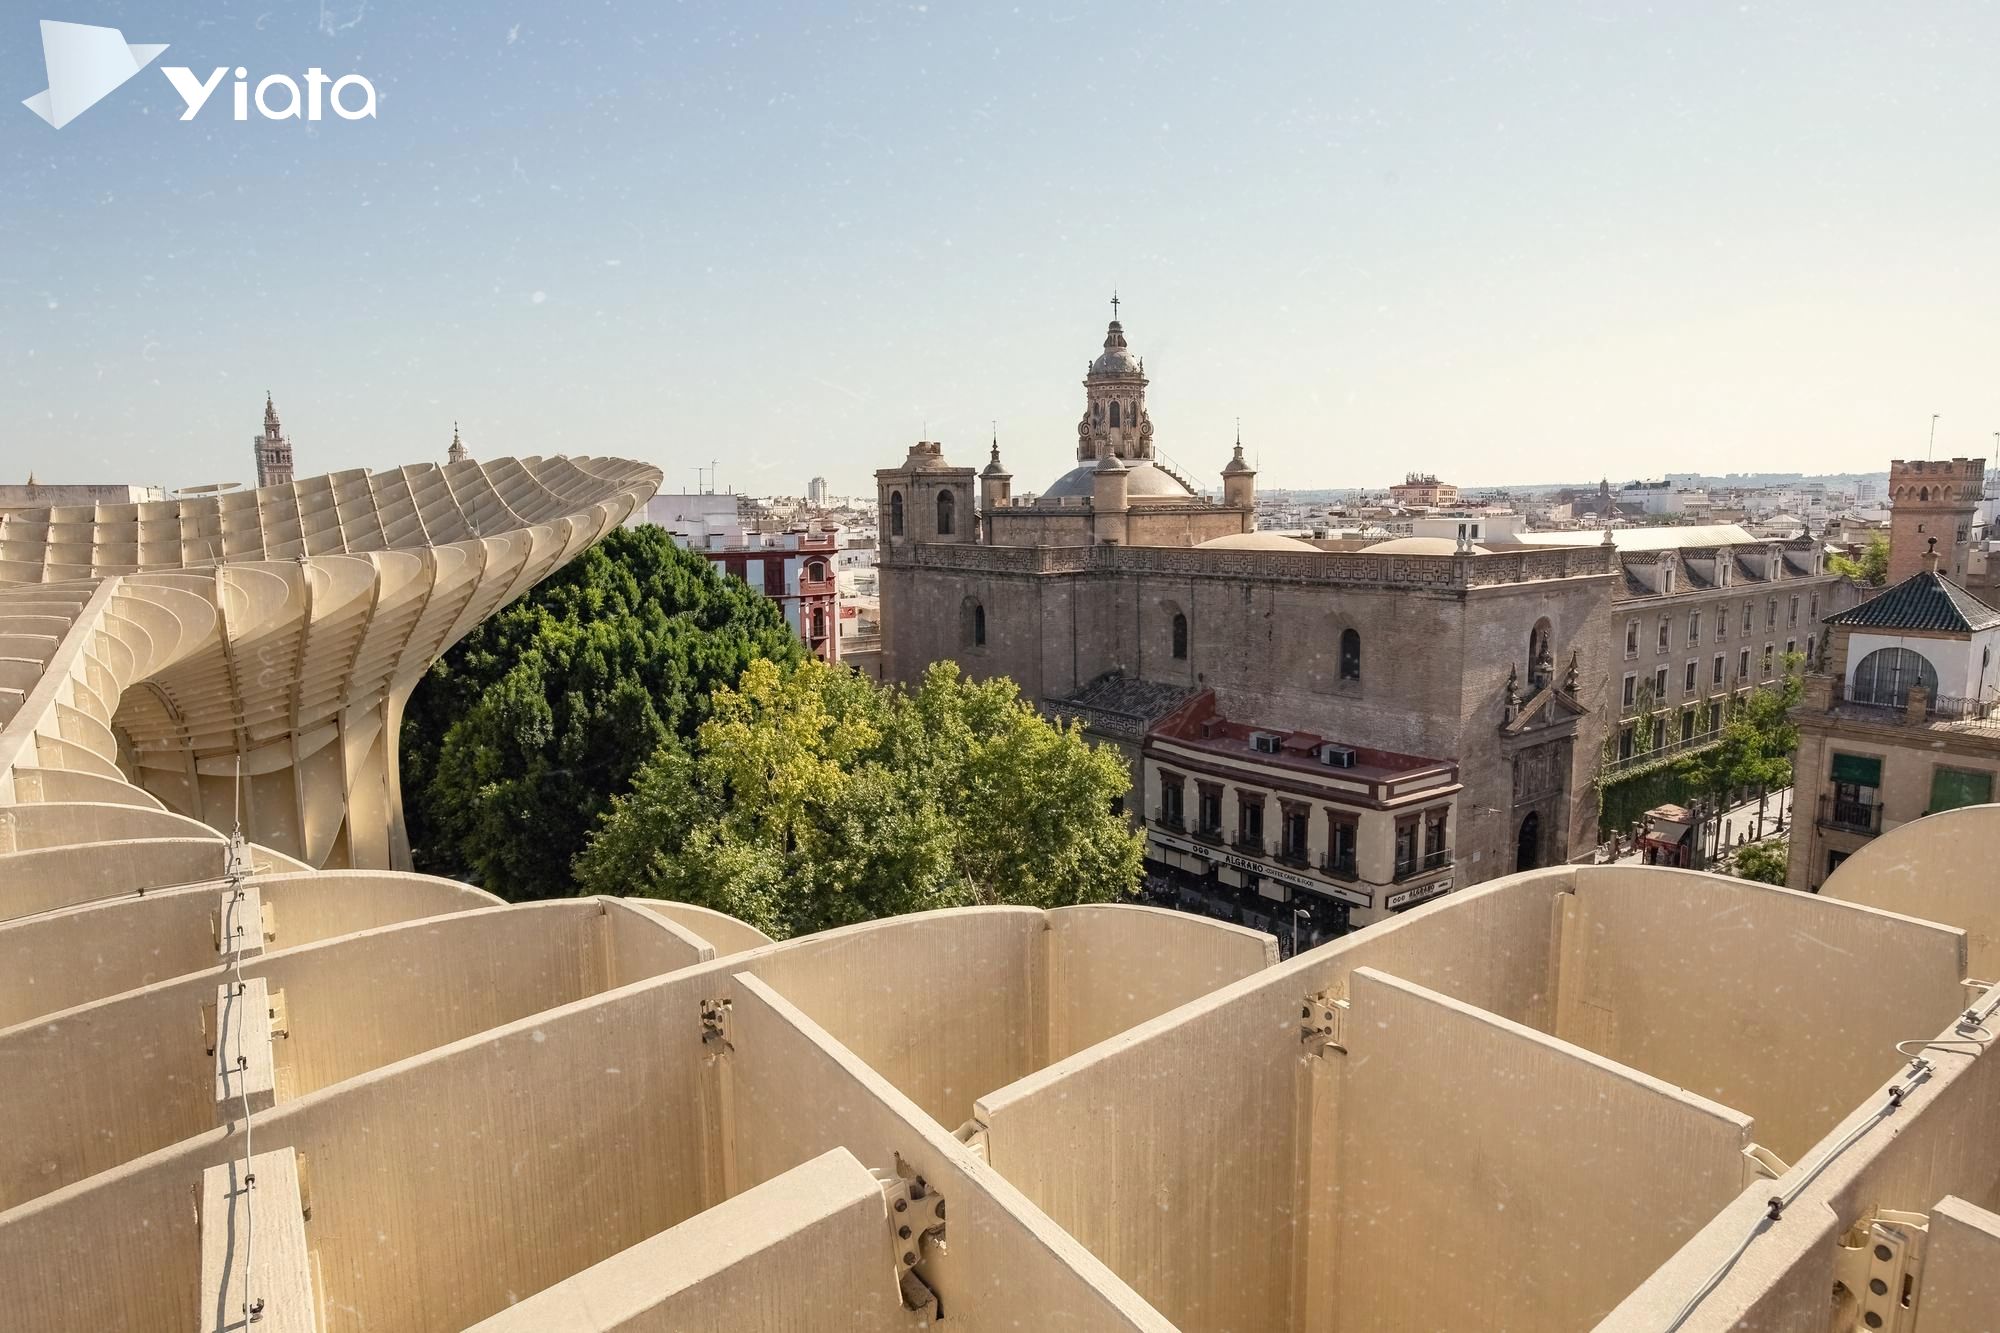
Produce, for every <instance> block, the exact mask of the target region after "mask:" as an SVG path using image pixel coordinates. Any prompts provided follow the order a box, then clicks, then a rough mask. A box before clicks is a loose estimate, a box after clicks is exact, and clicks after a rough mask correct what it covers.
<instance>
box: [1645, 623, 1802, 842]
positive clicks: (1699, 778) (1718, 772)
mask: <svg viewBox="0 0 2000 1333" xmlns="http://www.w3.org/2000/svg"><path fill="white" fill-rule="evenodd" d="M1804 666H1805V659H1804V658H1803V657H1801V656H1800V655H1799V654H1797V653H1790V654H1787V655H1786V657H1785V659H1784V671H1783V674H1782V675H1780V676H1779V678H1778V679H1777V680H1776V681H1775V682H1774V683H1772V684H1770V685H1766V686H1763V687H1761V688H1759V689H1755V690H1752V691H1751V692H1750V693H1749V694H1747V695H1743V696H1740V697H1738V698H1734V699H1732V700H1730V702H1729V704H1728V705H1727V711H1726V713H1725V714H1724V718H1723V724H1722V733H1721V736H1720V737H1719V739H1718V740H1717V741H1716V743H1715V744H1714V745H1710V746H1706V747H1704V748H1702V749H1700V750H1697V751H1695V752H1694V753H1693V754H1690V755H1688V756H1686V757H1685V758H1683V759H1681V760H1680V761H1679V763H1677V764H1676V765H1675V768H1676V770H1677V771H1678V772H1679V774H1680V776H1681V778H1682V779H1683V780H1684V781H1685V782H1686V783H1687V785H1688V790H1689V791H1691V792H1693V793H1694V794H1695V795H1697V796H1700V797H1703V798H1705V800H1706V801H1707V803H1708V807H1709V811H1710V817H1711V818H1712V819H1715V820H1717V821H1720V820H1721V818H1722V815H1723V811H1724V810H1725V809H1726V808H1727V806H1728V804H1729V798H1730V796H1731V795H1732V794H1733V793H1735V792H1739V791H1748V790H1751V789H1755V790H1757V791H1771V790H1774V789H1776V788H1780V787H1786V786H1790V785H1791V781H1792V755H1793V753H1794V752H1795V751H1796V750H1797V749H1798V748H1799V728H1798V724H1797V723H1796V722H1794V721H1792V718H1791V710H1792V708H1793V707H1794V706H1796V705H1797V703H1798V702H1799V700H1800V698H1801V697H1803V695H1804V693H1805V681H1804V678H1803V676H1802V675H1801V674H1800V673H1801V672H1802V671H1803V669H1804Z"/></svg>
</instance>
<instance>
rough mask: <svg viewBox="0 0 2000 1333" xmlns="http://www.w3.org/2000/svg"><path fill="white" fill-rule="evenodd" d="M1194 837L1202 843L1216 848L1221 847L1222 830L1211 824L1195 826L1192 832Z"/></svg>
mask: <svg viewBox="0 0 2000 1333" xmlns="http://www.w3.org/2000/svg"><path fill="white" fill-rule="evenodd" d="M1194 836H1195V837H1196V838H1198V839H1200V840H1201V841H1202V842H1212V843H1214V844H1215V845H1217V846H1218V847H1219V846H1221V845H1222V843H1223V841H1224V840H1223V836H1222V829H1221V828H1220V827H1219V826H1217V825H1213V824H1201V825H1197V826H1196V827H1195V830H1194Z"/></svg>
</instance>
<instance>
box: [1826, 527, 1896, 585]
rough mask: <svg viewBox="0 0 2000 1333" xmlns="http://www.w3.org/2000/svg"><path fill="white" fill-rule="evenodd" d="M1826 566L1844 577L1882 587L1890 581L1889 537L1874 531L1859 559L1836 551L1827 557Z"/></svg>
mask: <svg viewBox="0 0 2000 1333" xmlns="http://www.w3.org/2000/svg"><path fill="white" fill-rule="evenodd" d="M1826 567H1827V569H1828V570H1830V571H1831V572H1833V573H1835V574H1838V575H1840V576H1841V577H1842V578H1846V579H1854V580H1855V581H1857V582H1860V583H1866V584H1868V585H1869V586H1870V587H1873V588H1880V587H1882V586H1883V585H1884V584H1886V583H1888V581H1889V539H1888V538H1887V537H1884V536H1883V535H1882V534H1881V533H1879V532H1877V533H1874V534H1872V535H1871V536H1870V537H1869V538H1868V545H1867V546H1865V547H1864V548H1862V551H1861V555H1860V558H1859V559H1856V558H1855V557H1853V556H1848V555H1842V554H1840V553H1839V552H1837V551H1836V552H1834V553H1833V554H1832V555H1829V556H1828V557H1827V558H1826Z"/></svg>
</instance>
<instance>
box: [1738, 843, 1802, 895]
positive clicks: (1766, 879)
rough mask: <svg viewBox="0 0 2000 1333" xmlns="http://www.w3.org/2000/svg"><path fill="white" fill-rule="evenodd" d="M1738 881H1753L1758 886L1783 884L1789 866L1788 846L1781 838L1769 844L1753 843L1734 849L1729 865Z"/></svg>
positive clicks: (1789, 851) (1789, 850) (1789, 849)
mask: <svg viewBox="0 0 2000 1333" xmlns="http://www.w3.org/2000/svg"><path fill="white" fill-rule="evenodd" d="M1731 865H1732V868H1733V869H1734V870H1735V872H1736V877H1737V878H1738V879H1754V880H1756V881H1757V882H1758V883H1759V884H1779V885H1782V884H1783V883H1784V882H1785V872H1786V870H1787V868H1788V867H1789V866H1790V865H1791V848H1790V844H1788V843H1787V842H1785V841H1784V840H1783V839H1782V838H1779V839H1774V840H1773V841H1771V842H1753V843H1750V844H1748V845H1747V846H1744V847H1739V848H1737V849H1736V856H1735V859H1734V860H1733V861H1732V863H1731Z"/></svg>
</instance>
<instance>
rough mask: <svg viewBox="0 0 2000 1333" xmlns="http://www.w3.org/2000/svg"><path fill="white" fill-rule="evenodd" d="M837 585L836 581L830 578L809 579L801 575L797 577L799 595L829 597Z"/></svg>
mask: <svg viewBox="0 0 2000 1333" xmlns="http://www.w3.org/2000/svg"><path fill="white" fill-rule="evenodd" d="M839 586H840V585H839V583H838V581H836V580H834V579H830V578H825V579H809V578H804V577H801V578H800V579H799V596H801V597H831V596H833V594H834V592H835V590H836V589H837V588H839Z"/></svg>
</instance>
